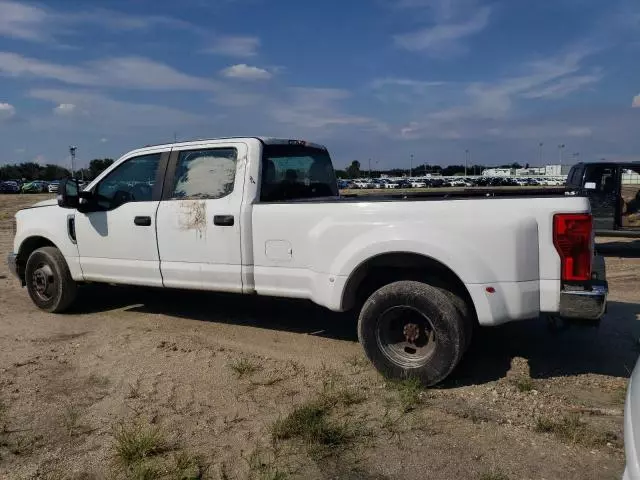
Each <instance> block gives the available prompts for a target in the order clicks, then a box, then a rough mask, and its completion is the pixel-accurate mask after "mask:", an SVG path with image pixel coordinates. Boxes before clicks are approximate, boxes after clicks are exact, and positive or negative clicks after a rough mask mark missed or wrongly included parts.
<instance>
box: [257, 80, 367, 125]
mask: <svg viewBox="0 0 640 480" xmlns="http://www.w3.org/2000/svg"><path fill="white" fill-rule="evenodd" d="M349 96H350V95H349V92H347V91H346V90H341V89H336V88H301V87H294V88H290V89H288V91H287V92H285V98H284V99H283V100H279V101H275V102H273V104H272V105H271V107H270V108H269V109H268V111H269V114H270V115H271V116H272V117H273V119H274V120H276V121H278V122H280V123H283V124H289V125H295V126H297V127H304V128H314V129H318V128H324V127H331V126H338V125H343V126H344V125H361V126H362V125H372V124H373V123H374V122H373V120H372V119H370V118H367V117H362V116H357V115H349V114H346V113H343V112H342V111H341V109H340V108H339V107H338V106H337V105H336V103H337V102H338V101H340V100H345V99H347V98H348V97H349Z"/></svg>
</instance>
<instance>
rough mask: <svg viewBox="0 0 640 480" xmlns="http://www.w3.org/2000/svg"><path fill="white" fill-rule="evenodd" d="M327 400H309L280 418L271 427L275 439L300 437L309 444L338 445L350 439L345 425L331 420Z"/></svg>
mask: <svg viewBox="0 0 640 480" xmlns="http://www.w3.org/2000/svg"><path fill="white" fill-rule="evenodd" d="M328 413H329V406H328V405H327V404H326V402H318V401H316V402H309V403H306V404H304V405H300V406H298V407H296V408H295V409H294V410H293V411H292V412H291V413H290V414H289V415H287V416H286V417H284V418H281V419H278V420H277V421H276V422H275V423H274V424H273V425H272V427H271V434H272V435H273V438H274V439H275V440H288V439H293V438H300V439H302V440H303V441H305V442H306V443H307V444H309V445H319V446H326V447H336V446H339V445H343V444H345V443H347V442H348V441H349V440H350V437H351V434H350V432H349V431H348V429H347V427H346V426H345V425H342V426H341V425H336V424H334V423H332V422H330V421H329V419H328V418H327V417H328Z"/></svg>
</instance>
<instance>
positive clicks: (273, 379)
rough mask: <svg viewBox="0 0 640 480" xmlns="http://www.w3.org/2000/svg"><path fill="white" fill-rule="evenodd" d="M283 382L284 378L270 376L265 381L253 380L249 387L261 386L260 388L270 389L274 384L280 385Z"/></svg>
mask: <svg viewBox="0 0 640 480" xmlns="http://www.w3.org/2000/svg"><path fill="white" fill-rule="evenodd" d="M282 381H284V377H283V376H280V375H275V374H271V375H269V376H268V377H267V378H266V379H265V380H255V381H252V382H251V385H255V386H261V387H271V386H272V385H275V384H276V383H280V382H282Z"/></svg>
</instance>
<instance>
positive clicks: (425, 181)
mask: <svg viewBox="0 0 640 480" xmlns="http://www.w3.org/2000/svg"><path fill="white" fill-rule="evenodd" d="M564 184H565V178H564V177H544V178H532V177H529V178H527V177H418V178H359V179H354V180H338V187H339V188H340V189H378V188H392V189H393V188H443V187H527V186H528V187H534V186H560V185H564Z"/></svg>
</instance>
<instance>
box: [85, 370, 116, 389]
mask: <svg viewBox="0 0 640 480" xmlns="http://www.w3.org/2000/svg"><path fill="white" fill-rule="evenodd" d="M87 383H88V384H89V385H92V386H94V387H100V388H106V387H108V386H109V383H111V381H110V380H109V377H105V376H104V375H96V374H95V373H92V374H91V375H89V376H88V377H87Z"/></svg>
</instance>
